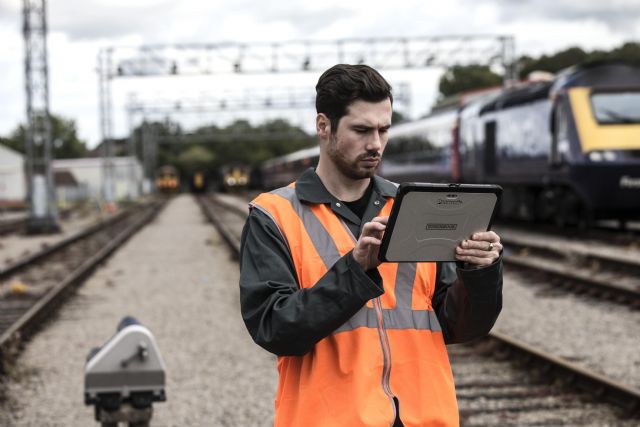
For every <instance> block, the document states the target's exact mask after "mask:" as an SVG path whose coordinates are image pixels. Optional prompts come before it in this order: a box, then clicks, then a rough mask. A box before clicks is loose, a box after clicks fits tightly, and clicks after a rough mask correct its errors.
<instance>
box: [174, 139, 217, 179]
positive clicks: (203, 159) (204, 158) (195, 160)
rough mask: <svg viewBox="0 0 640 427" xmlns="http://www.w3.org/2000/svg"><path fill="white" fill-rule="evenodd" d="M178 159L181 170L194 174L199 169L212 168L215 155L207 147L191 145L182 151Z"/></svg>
mask: <svg viewBox="0 0 640 427" xmlns="http://www.w3.org/2000/svg"><path fill="white" fill-rule="evenodd" d="M176 160H177V162H176V163H177V164H178V167H179V168H180V170H182V171H184V172H186V173H188V174H192V173H194V172H195V171H197V170H200V169H206V168H210V167H211V165H212V163H213V161H214V160H215V156H214V155H213V153H211V151H209V150H207V149H206V148H205V147H201V146H199V145H191V146H190V147H188V148H186V149H185V150H184V151H182V153H180V155H179V156H178V158H177V159H176Z"/></svg>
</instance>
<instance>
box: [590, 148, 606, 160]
mask: <svg viewBox="0 0 640 427" xmlns="http://www.w3.org/2000/svg"><path fill="white" fill-rule="evenodd" d="M602 159H603V156H602V153H601V152H600V151H592V152H590V153H589V160H591V161H592V162H601V161H602Z"/></svg>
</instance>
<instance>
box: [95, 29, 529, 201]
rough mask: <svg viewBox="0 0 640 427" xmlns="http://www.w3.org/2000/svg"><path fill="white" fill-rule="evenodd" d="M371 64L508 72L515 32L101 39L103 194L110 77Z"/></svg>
mask: <svg viewBox="0 0 640 427" xmlns="http://www.w3.org/2000/svg"><path fill="white" fill-rule="evenodd" d="M345 62H347V63H359V64H362V63H367V64H369V65H372V66H374V67H375V68H378V69H417V68H428V67H451V66H454V65H471V64H488V65H490V66H496V67H499V68H501V69H502V71H503V75H504V81H505V83H506V82H508V81H510V80H513V79H514V77H515V75H516V70H515V40H514V37H513V36H510V35H491V34H484V35H453V36H424V37H378V38H376V37H371V38H348V39H339V40H329V41H327V40H299V41H287V42H272V43H266V42H263V43H238V42H220V43H191V44H188V43H183V44H157V45H143V46H132V47H127V46H122V47H106V48H103V49H101V50H100V52H99V54H98V75H99V82H100V123H101V132H102V141H103V144H104V151H103V154H104V158H105V161H104V177H105V179H104V192H103V194H104V196H105V199H106V201H107V202H110V201H111V200H110V197H112V196H111V195H112V194H113V191H112V186H113V177H112V175H113V168H112V167H111V164H110V160H109V159H110V157H111V156H110V154H111V152H112V138H113V120H112V113H113V105H112V93H111V91H112V83H113V80H114V79H117V78H142V77H160V76H196V75H200V76H201V75H209V76H214V75H223V74H231V73H235V74H242V75H256V74H272V73H294V72H295V73H297V72H305V71H322V70H325V69H326V68H328V67H330V66H332V65H334V64H336V63H345Z"/></svg>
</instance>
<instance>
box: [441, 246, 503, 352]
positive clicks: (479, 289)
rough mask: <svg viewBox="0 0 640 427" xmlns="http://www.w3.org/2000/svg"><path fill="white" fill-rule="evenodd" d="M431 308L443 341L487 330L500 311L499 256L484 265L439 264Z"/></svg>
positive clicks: (469, 337) (457, 340)
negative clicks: (472, 266)
mask: <svg viewBox="0 0 640 427" xmlns="http://www.w3.org/2000/svg"><path fill="white" fill-rule="evenodd" d="M436 278H437V279H436V289H435V292H434V296H433V301H432V302H433V309H434V310H435V312H436V315H437V317H438V321H439V322H440V326H441V327H442V332H443V335H444V340H445V343H446V344H456V343H462V342H466V341H470V340H473V339H476V338H479V337H482V336H484V335H486V334H488V333H489V331H490V330H491V328H492V327H493V325H494V323H495V321H496V319H497V318H498V315H499V314H500V311H501V310H502V257H500V259H498V260H497V261H496V262H494V263H493V264H491V265H489V266H487V267H483V268H470V269H467V268H461V267H460V266H456V263H453V262H445V263H439V264H438V270H437V273H436Z"/></svg>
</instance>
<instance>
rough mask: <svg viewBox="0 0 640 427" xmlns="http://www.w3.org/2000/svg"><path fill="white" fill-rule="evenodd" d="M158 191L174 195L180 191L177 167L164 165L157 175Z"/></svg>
mask: <svg viewBox="0 0 640 427" xmlns="http://www.w3.org/2000/svg"><path fill="white" fill-rule="evenodd" d="M155 185H156V190H157V191H158V192H160V193H163V194H174V193H177V192H178V191H180V174H179V173H178V169H176V168H175V166H171V165H164V166H161V167H159V168H158V170H156V173H155Z"/></svg>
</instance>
